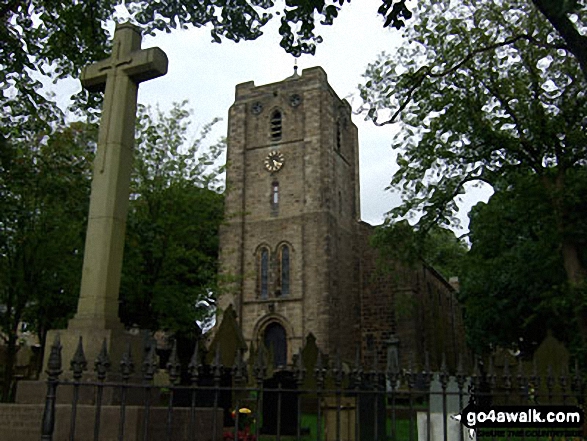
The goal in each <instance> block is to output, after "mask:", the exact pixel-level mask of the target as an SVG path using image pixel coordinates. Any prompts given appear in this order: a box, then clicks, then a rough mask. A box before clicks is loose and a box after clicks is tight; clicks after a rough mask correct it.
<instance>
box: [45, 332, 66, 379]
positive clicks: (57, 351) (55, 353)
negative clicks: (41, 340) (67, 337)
mask: <svg viewBox="0 0 587 441" xmlns="http://www.w3.org/2000/svg"><path fill="white" fill-rule="evenodd" d="M61 349H62V346H61V337H60V336H59V333H57V334H55V340H54V341H53V344H52V345H51V352H50V353H49V360H48V361H47V370H46V371H45V372H46V373H47V376H48V377H49V378H50V379H54V380H56V379H57V378H58V377H59V375H61V373H62V372H63V370H62V369H61Z"/></svg>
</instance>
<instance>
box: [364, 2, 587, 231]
mask: <svg viewBox="0 0 587 441" xmlns="http://www.w3.org/2000/svg"><path fill="white" fill-rule="evenodd" d="M486 3H487V4H486V5H485V4H480V3H479V2H477V1H475V2H473V1H469V0H466V1H463V2H459V3H454V2H449V1H443V2H435V4H434V5H432V4H426V5H422V6H421V7H422V9H423V11H422V12H421V17H422V19H421V20H420V21H419V22H418V23H415V24H414V25H413V26H412V27H411V28H410V29H409V30H407V32H408V35H407V37H408V38H409V40H410V41H411V43H410V44H408V45H406V46H404V47H403V48H401V49H400V50H398V52H397V53H396V54H393V55H383V56H381V57H380V58H379V59H378V61H376V62H375V63H373V64H372V65H370V66H369V68H368V70H367V72H366V74H365V76H366V78H367V79H368V81H367V82H366V83H365V84H364V85H363V86H362V87H361V95H362V97H363V99H364V100H365V103H366V106H368V108H369V109H371V110H370V111H369V113H370V115H371V117H372V118H374V119H375V120H376V121H379V118H380V117H381V116H383V114H384V113H386V112H387V113H389V111H391V112H393V113H394V115H395V116H394V118H395V117H401V120H402V122H403V126H404V130H402V131H400V132H399V134H398V135H397V136H396V138H395V140H394V148H395V149H397V150H399V151H400V154H399V155H398V165H399V171H398V172H397V173H396V174H395V175H394V177H393V179H392V181H391V184H390V187H392V188H394V189H397V188H399V189H401V191H402V195H403V198H404V203H403V204H402V206H400V207H398V208H396V209H394V210H393V211H392V215H393V216H394V217H401V216H404V215H408V216H409V215H412V216H413V215H419V214H420V213H422V212H423V214H424V216H423V218H422V219H421V221H420V223H421V224H426V223H428V224H434V223H439V224H440V225H444V226H447V225H450V224H454V223H455V222H456V218H455V216H454V214H455V211H456V209H457V205H456V201H457V200H458V197H459V195H461V194H462V193H463V192H464V185H465V184H466V183H469V182H471V183H474V182H480V181H482V182H487V183H489V184H491V185H492V186H494V187H496V188H505V187H507V185H508V179H509V178H510V177H513V176H516V175H518V174H520V173H521V174H525V173H528V172H533V173H537V174H543V175H545V174H547V173H546V171H547V170H548V169H551V168H555V167H557V166H562V167H564V168H569V167H573V166H575V165H578V164H580V163H582V161H583V160H584V158H585V156H586V153H587V152H586V151H585V148H586V147H585V146H587V143H586V142H585V141H587V140H586V139H585V138H586V137H587V135H586V132H585V129H584V120H585V118H586V117H587V105H586V98H587V97H586V95H585V92H584V89H585V82H584V81H582V79H581V76H580V73H579V69H578V66H577V64H576V63H575V62H574V60H573V58H572V57H570V56H569V55H568V53H567V52H565V51H564V50H562V49H558V47H559V46H561V45H562V42H561V41H560V39H558V38H557V35H556V33H555V32H554V31H552V29H551V28H550V27H549V26H548V25H547V24H546V23H545V22H544V19H543V18H542V16H540V14H539V13H538V12H537V11H535V10H533V9H532V8H529V7H528V5H527V4H526V3H525V2H524V1H521V0H520V1H507V2H505V1H504V2H503V5H499V4H496V3H494V2H486ZM398 74H399V75H398ZM390 109H391V110H390Z"/></svg>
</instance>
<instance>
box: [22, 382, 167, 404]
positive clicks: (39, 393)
mask: <svg viewBox="0 0 587 441" xmlns="http://www.w3.org/2000/svg"><path fill="white" fill-rule="evenodd" d="M121 392H122V390H121V388H120V387H117V386H111V385H109V384H108V383H106V384H105V387H104V388H103V389H102V404H103V405H110V404H113V405H118V404H120V402H121ZM46 396H47V382H46V381H25V380H21V381H19V382H18V383H17V385H16V397H15V400H14V401H15V402H16V403H17V404H39V403H44V402H45V398H46ZM96 396H97V394H96V387H95V386H93V385H87V384H82V385H80V387H79V392H78V401H77V402H78V404H96ZM150 399H151V404H152V405H157V404H159V403H161V388H159V387H153V388H151V392H150ZM55 402H56V403H57V404H71V403H72V402H73V386H72V385H70V384H67V385H64V384H60V385H59V386H58V387H57V395H56V399H55ZM125 403H126V404H129V405H133V404H134V405H137V406H142V405H144V403H145V389H144V388H142V387H137V386H136V385H135V386H133V387H128V388H126V399H125Z"/></svg>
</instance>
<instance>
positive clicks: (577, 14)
mask: <svg viewBox="0 0 587 441" xmlns="http://www.w3.org/2000/svg"><path fill="white" fill-rule="evenodd" d="M531 3H532V4H533V5H534V6H535V7H536V9H538V10H539V11H540V12H541V13H542V14H543V15H544V18H546V20H548V22H549V23H550V24H551V25H552V27H553V28H554V29H556V31H557V32H558V35H559V36H560V37H561V38H562V39H563V40H564V42H565V46H566V47H565V48H566V49H567V50H568V51H569V52H571V53H572V54H573V55H574V56H575V57H576V58H577V62H578V63H579V65H580V66H581V70H582V72H583V76H584V77H585V79H587V35H584V31H583V29H584V28H585V25H586V23H585V22H584V19H585V14H586V13H587V3H586V2H585V1H584V0H531ZM379 13H380V14H381V15H383V16H384V17H385V26H389V25H390V24H393V26H394V27H396V28H397V29H401V28H402V27H404V26H405V25H406V22H405V20H409V19H410V18H411V17H412V12H411V11H410V10H409V8H408V7H407V6H406V0H383V5H381V7H380V8H379Z"/></svg>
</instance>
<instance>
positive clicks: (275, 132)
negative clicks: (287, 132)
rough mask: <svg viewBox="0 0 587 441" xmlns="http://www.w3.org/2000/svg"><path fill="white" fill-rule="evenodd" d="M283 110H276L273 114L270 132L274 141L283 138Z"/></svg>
mask: <svg viewBox="0 0 587 441" xmlns="http://www.w3.org/2000/svg"><path fill="white" fill-rule="evenodd" d="M281 131H282V129H281V112H280V111H279V110H275V111H274V112H273V113H272V114H271V123H270V134H271V140H272V141H279V140H280V139H281Z"/></svg>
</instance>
